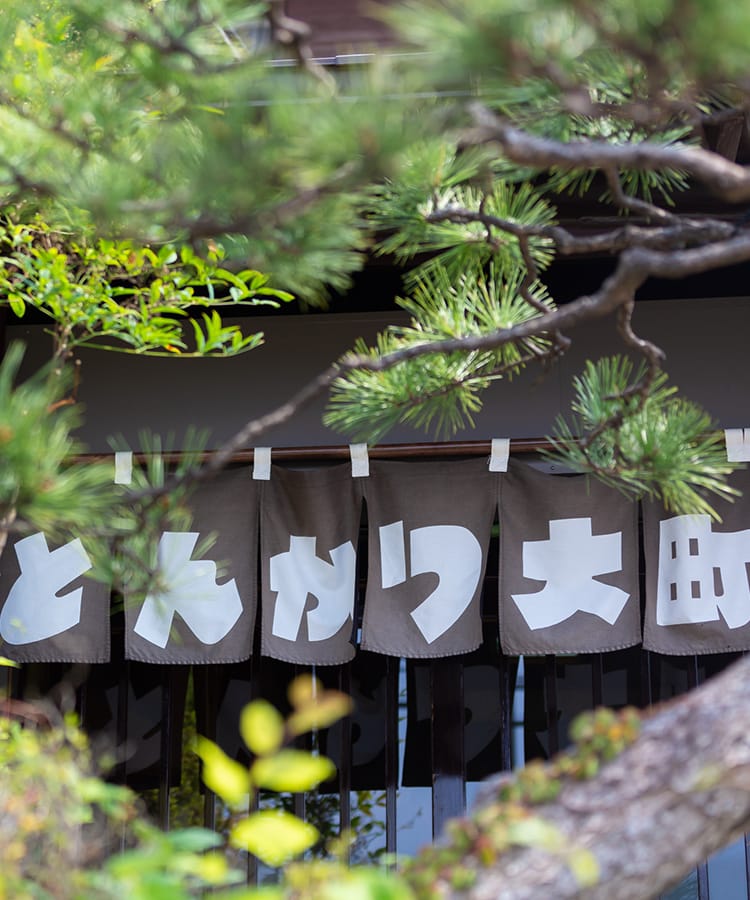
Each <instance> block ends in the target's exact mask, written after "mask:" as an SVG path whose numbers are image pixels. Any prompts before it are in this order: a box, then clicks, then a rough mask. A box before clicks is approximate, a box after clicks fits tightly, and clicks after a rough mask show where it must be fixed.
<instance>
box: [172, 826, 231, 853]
mask: <svg viewBox="0 0 750 900" xmlns="http://www.w3.org/2000/svg"><path fill="white" fill-rule="evenodd" d="M169 842H170V843H171V845H172V846H173V847H174V849H175V850H178V851H181V852H186V853H202V852H203V851H204V850H209V849H210V848H211V847H218V846H219V845H220V844H221V843H222V840H221V836H220V835H218V834H216V832H215V831H209V830H208V829H207V828H181V829H179V830H178V831H170V832H169Z"/></svg>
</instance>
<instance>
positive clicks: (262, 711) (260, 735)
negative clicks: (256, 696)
mask: <svg viewBox="0 0 750 900" xmlns="http://www.w3.org/2000/svg"><path fill="white" fill-rule="evenodd" d="M240 734H241V735H242V740H243V741H244V742H245V743H246V744H247V746H248V748H249V749H250V750H251V751H252V752H253V753H255V754H256V755H257V756H267V755H268V754H269V753H275V752H276V751H277V750H278V749H279V747H280V746H281V742H282V741H283V740H284V719H283V718H282V717H281V715H280V714H279V712H278V710H276V709H275V708H274V707H273V706H272V705H271V704H270V703H269V702H268V701H267V700H254V701H253V702H252V703H249V704H248V705H247V706H246V707H245V708H244V709H243V710H242V713H241V714H240Z"/></svg>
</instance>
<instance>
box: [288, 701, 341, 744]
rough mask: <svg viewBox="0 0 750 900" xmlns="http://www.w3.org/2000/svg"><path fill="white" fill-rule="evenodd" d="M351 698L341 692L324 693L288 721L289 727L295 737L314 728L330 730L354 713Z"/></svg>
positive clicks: (299, 709)
mask: <svg viewBox="0 0 750 900" xmlns="http://www.w3.org/2000/svg"><path fill="white" fill-rule="evenodd" d="M352 706H353V703H352V700H351V697H347V695H346V694H342V693H340V692H339V691H324V692H323V693H322V694H320V695H319V696H317V697H316V698H315V699H314V700H311V701H309V702H308V703H307V705H304V706H301V707H300V708H298V709H297V710H296V711H295V712H293V713H292V715H291V716H289V718H288V719H287V727H288V728H289V731H290V732H291V734H293V735H297V734H304V733H305V732H306V731H311V730H312V729H313V728H328V726H329V725H333V723H334V722H338V720H339V719H343V718H344V716H348V715H349V713H350V712H351V711H352Z"/></svg>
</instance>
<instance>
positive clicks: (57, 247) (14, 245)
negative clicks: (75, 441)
mask: <svg viewBox="0 0 750 900" xmlns="http://www.w3.org/2000/svg"><path fill="white" fill-rule="evenodd" d="M0 248H2V249H3V255H2V256H0V298H1V297H3V296H4V297H5V301H6V302H7V303H8V304H9V305H10V307H11V309H12V310H13V312H14V313H15V314H16V315H17V316H19V317H22V316H23V315H24V313H25V312H26V310H27V309H29V308H30V309H34V310H37V311H39V312H41V313H44V315H45V316H46V317H48V318H49V319H50V320H51V321H52V323H53V324H52V326H51V328H50V331H51V333H52V335H53V338H54V341H55V348H54V355H55V356H56V357H58V358H61V359H62V360H65V359H66V358H67V357H68V356H69V355H71V354H75V352H76V351H77V350H78V349H79V348H82V347H97V348H101V349H107V350H118V351H122V352H126V353H138V354H142V355H146V356H177V357H186V356H187V357H190V356H234V355H236V354H238V353H242V352H244V351H246V350H250V349H252V348H253V347H257V346H258V344H260V343H261V341H262V337H263V336H262V334H258V333H250V334H247V335H245V334H243V332H242V330H241V329H240V328H239V327H238V326H236V325H224V324H223V323H222V320H221V317H220V315H219V310H224V309H227V308H229V309H231V308H237V307H241V306H259V305H268V306H278V305H279V303H280V302H284V301H288V300H290V299H291V295H290V294H288V293H285V292H283V291H279V290H276V289H274V288H272V287H270V286H269V285H268V278H267V277H266V276H264V275H262V274H261V273H260V272H256V271H254V270H244V271H239V272H232V271H230V270H229V269H227V268H224V267H222V265H221V258H222V256H223V252H222V251H221V250H220V248H218V247H217V246H216V245H214V246H213V249H212V250H211V251H210V252H209V253H208V257H207V259H205V260H204V259H203V258H201V257H200V256H198V255H197V254H196V253H195V252H194V251H193V250H191V249H190V248H189V247H186V246H185V247H182V248H180V249H179V250H178V249H177V248H175V247H174V246H172V245H170V244H165V245H163V246H161V247H159V248H158V249H157V250H152V249H151V248H149V247H139V246H135V245H134V244H133V243H132V242H130V241H109V240H106V241H105V240H101V239H100V240H98V241H94V242H92V243H89V242H86V241H83V242H82V241H78V240H74V239H72V238H71V237H70V236H69V235H64V234H61V233H60V232H55V231H52V230H51V229H50V228H49V227H47V226H45V225H43V224H41V223H40V222H36V223H35V224H33V225H20V224H15V223H13V222H11V221H6V223H5V224H4V225H3V226H2V228H0ZM204 310H205V311H204ZM186 323H187V324H189V325H190V326H191V327H190V328H189V329H187V330H186Z"/></svg>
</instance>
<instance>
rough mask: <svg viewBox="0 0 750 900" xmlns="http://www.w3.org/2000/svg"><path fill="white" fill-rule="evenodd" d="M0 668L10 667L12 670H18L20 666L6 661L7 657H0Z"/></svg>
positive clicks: (11, 661)
mask: <svg viewBox="0 0 750 900" xmlns="http://www.w3.org/2000/svg"><path fill="white" fill-rule="evenodd" d="M0 666H11V667H12V668H14V669H20V668H21V667H20V665H19V664H18V663H17V662H15V660H12V659H8V657H7V656H0Z"/></svg>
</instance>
